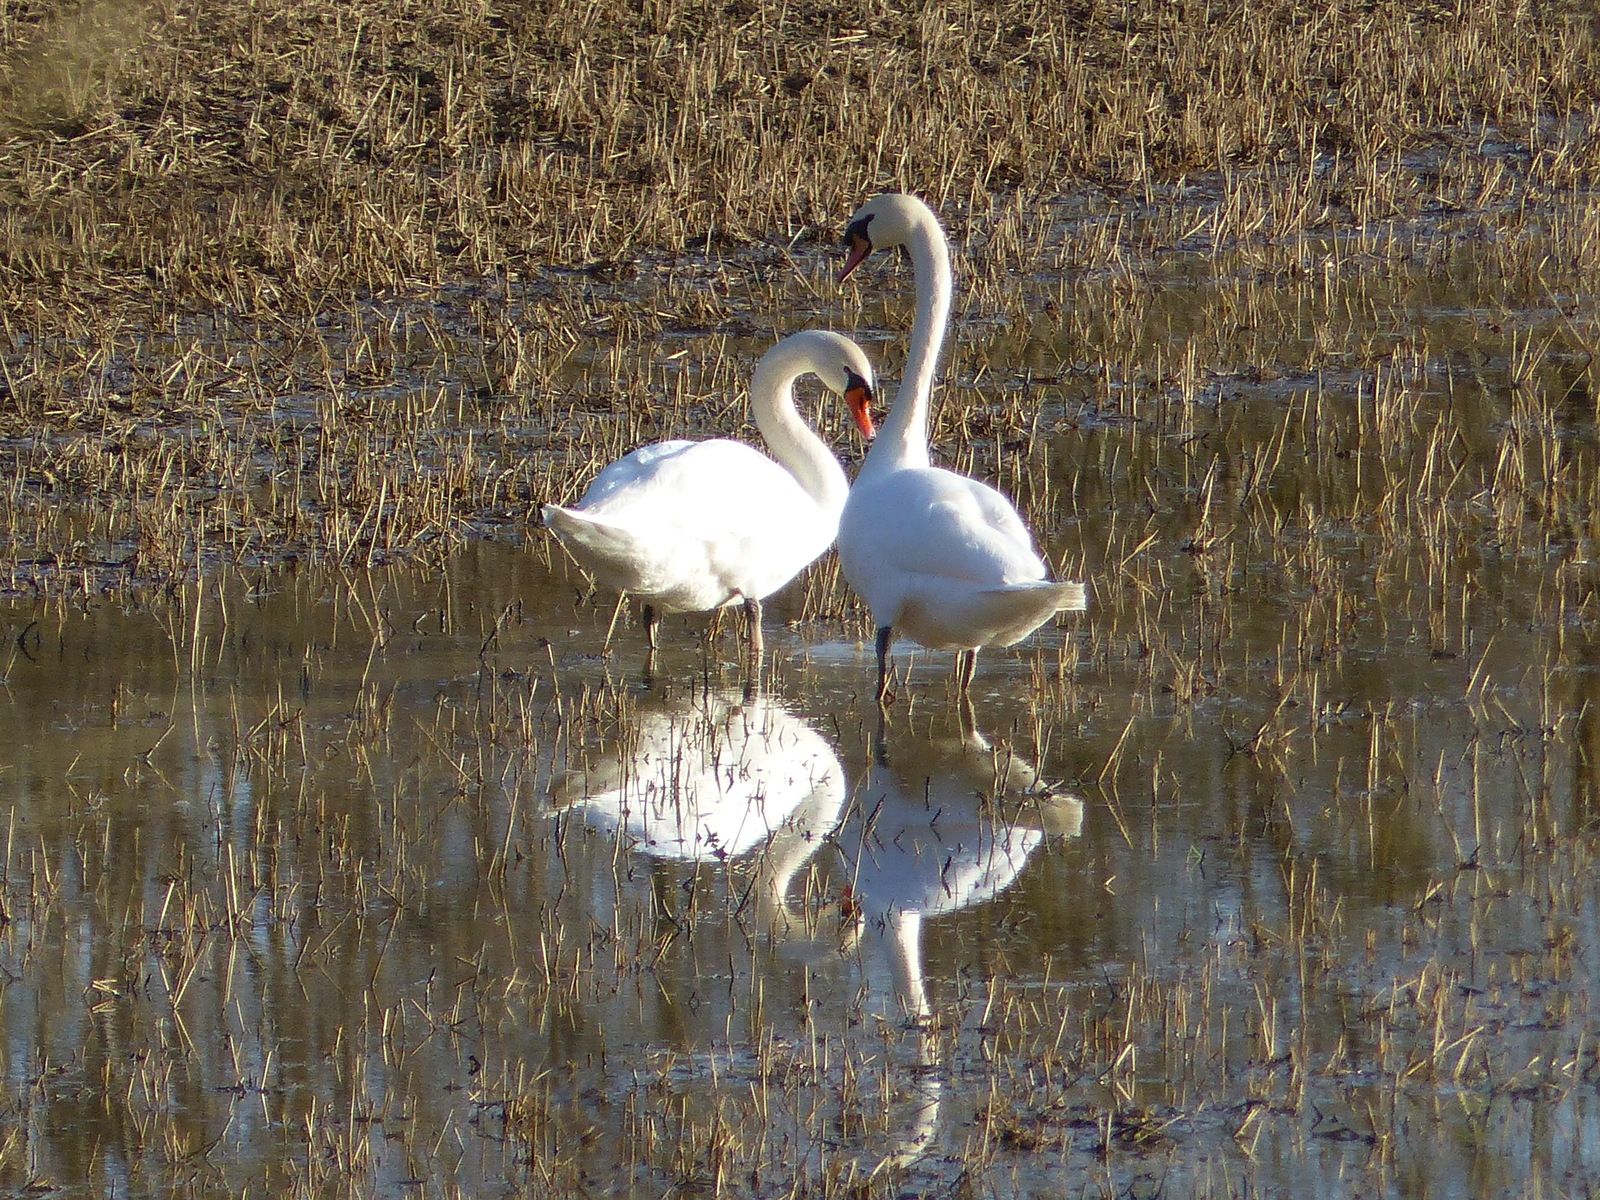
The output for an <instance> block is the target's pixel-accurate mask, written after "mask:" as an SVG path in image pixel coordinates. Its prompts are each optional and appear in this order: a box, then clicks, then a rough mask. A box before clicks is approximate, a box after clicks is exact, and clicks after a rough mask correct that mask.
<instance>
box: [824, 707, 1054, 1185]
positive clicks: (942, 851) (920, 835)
mask: <svg viewBox="0 0 1600 1200" xmlns="http://www.w3.org/2000/svg"><path fill="white" fill-rule="evenodd" d="M970 716H971V713H970V709H967V708H966V707H965V706H963V709H962V712H961V718H962V719H961V725H960V729H959V732H957V733H954V734H946V735H942V736H922V737H912V736H906V737H897V738H893V739H890V738H887V737H886V736H885V735H884V733H883V732H882V731H881V730H880V733H879V738H878V742H877V746H876V752H875V754H874V762H873V765H872V767H871V769H870V771H869V772H868V774H867V776H866V778H865V780H864V781H863V782H862V783H861V785H860V786H859V787H858V788H857V789H856V793H855V797H854V800H853V803H852V804H851V808H850V819H849V820H848V821H847V822H846V824H845V825H844V827H843V828H842V829H841V831H840V833H839V835H838V837H837V839H836V842H837V845H838V848H839V852H840V856H841V860H842V864H841V865H842V868H843V871H844V873H845V875H846V877H847V879H848V880H849V894H850V896H851V900H852V907H853V909H854V912H855V914H856V933H857V934H858V936H859V937H860V939H861V943H862V947H863V949H864V950H865V951H866V952H867V956H868V958H869V960H877V963H878V964H880V965H879V966H878V968H877V970H876V971H874V969H873V967H872V966H870V965H869V967H868V970H869V975H872V974H876V975H877V976H878V978H879V979H880V980H881V979H882V977H883V965H886V966H887V975H888V979H889V983H890V988H891V990H892V993H893V996H894V1000H895V1002H896V1003H897V1004H898V1005H899V1007H900V1009H901V1011H902V1012H903V1013H904V1014H905V1016H906V1017H907V1018H908V1020H909V1021H910V1022H911V1024H912V1026H913V1027H914V1029H915V1032H916V1037H915V1043H914V1044H915V1057H914V1061H913V1062H911V1063H910V1064H908V1065H907V1067H908V1071H907V1073H908V1076H909V1078H910V1085H909V1088H908V1096H907V1098H906V1113H905V1116H904V1117H903V1119H901V1120H900V1121H899V1122H898V1125H899V1133H898V1135H897V1137H896V1145H895V1148H894V1149H893V1150H892V1151H891V1152H890V1153H889V1154H887V1155H886V1156H885V1157H884V1159H883V1160H882V1162H881V1163H880V1164H879V1167H878V1170H880V1171H882V1170H887V1169H899V1168H903V1167H906V1166H909V1165H910V1164H911V1163H912V1162H914V1161H916V1160H917V1159H918V1158H920V1157H921V1156H922V1155H924V1154H925V1153H926V1152H927V1150H928V1148H929V1147H930V1145H931V1144H932V1143H933V1139H934V1134H935V1132H936V1129H937V1125H938V1118H939V1105H940V1100H941V1098H942V1095H943V1091H944V1079H943V1074H942V1072H941V1070H940V1068H939V1065H938V1063H937V1061H936V1054H935V1039H934V1036H933V1032H932V1028H931V1019H932V1017H933V1015H934V1010H933V1006H932V1005H931V1004H930V1002H929V1000H928V989H927V984H926V982H925V976H924V971H923V940H924V938H925V937H926V936H927V933H928V930H927V922H928V920H929V919H930V918H937V917H940V916H944V915H946V914H948V913H953V912H956V911H957V910H959V909H963V908H969V907H972V906H974V905H978V904H982V903H984V902H985V901H987V900H990V899H992V898H993V897H995V896H997V895H998V894H999V893H1000V892H1002V891H1004V890H1005V889H1006V888H1008V887H1010V886H1011V884H1012V883H1013V882H1015V881H1016V879H1017V877H1018V875H1019V874H1021V872H1022V869H1023V867H1024V866H1025V865H1026V864H1027V862H1028V859H1029V857H1030V856H1031V855H1032V854H1033V852H1034V851H1035V850H1037V849H1038V848H1039V846H1040V845H1041V844H1042V843H1043V842H1044V840H1045V838H1046V836H1047V835H1049V834H1056V835H1059V836H1063V837H1076V836H1077V835H1078V833H1079V831H1080V830H1081V828H1082V825H1083V802H1082V800H1080V799H1079V798H1078V797H1076V796H1073V795H1069V794H1066V793H1062V792H1058V791H1054V790H1051V789H1050V788H1048V787H1044V786H1041V783H1040V780H1039V777H1038V773H1037V771H1036V770H1035V769H1034V767H1033V765H1032V764H1031V763H1029V762H1027V761H1026V760H1025V759H1023V758H1021V757H1018V756H1017V755H1015V754H1013V753H1012V752H1011V751H1009V750H1006V749H996V748H995V747H994V746H993V745H992V744H991V743H990V742H989V740H988V739H987V738H985V737H984V736H983V735H982V734H981V733H979V732H978V731H977V730H976V728H975V727H974V726H973V725H972V724H971V722H970ZM879 990H881V986H880V989H879Z"/></svg>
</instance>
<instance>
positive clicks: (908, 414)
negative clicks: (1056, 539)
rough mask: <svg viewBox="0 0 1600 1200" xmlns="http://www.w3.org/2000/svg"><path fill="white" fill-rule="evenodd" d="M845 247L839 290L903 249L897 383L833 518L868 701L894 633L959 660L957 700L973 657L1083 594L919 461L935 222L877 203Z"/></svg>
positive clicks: (933, 359) (915, 205)
mask: <svg viewBox="0 0 1600 1200" xmlns="http://www.w3.org/2000/svg"><path fill="white" fill-rule="evenodd" d="M846 238H847V240H848V241H849V243H850V245H851V252H850V257H849V259H848V260H847V261H846V263H845V267H844V270H843V271H842V272H841V274H840V276H839V277H840V279H841V280H843V279H844V278H845V277H846V276H848V275H849V274H850V273H851V272H852V271H854V270H855V269H856V267H857V266H859V265H860V264H861V263H862V262H863V261H864V260H865V259H866V257H867V255H868V254H870V253H871V252H872V251H873V250H875V249H880V248H884V247H889V246H904V247H906V248H907V250H908V251H909V252H910V254H911V260H912V265H913V267H914V270H915V272H916V280H917V314H916V320H915V322H914V324H913V327H912V336H911V351H910V354H909V355H908V357H907V360H906V374H905V378H904V379H903V380H902V381H901V384H900V390H899V391H898V392H897V393H896V395H895V402H894V407H893V409H892V410H891V412H890V414H889V417H888V419H887V420H885V422H884V424H883V429H882V430H881V431H880V433H879V435H878V437H877V439H876V440H875V441H874V443H873V446H872V449H871V450H870V451H869V452H868V454H867V458H866V462H865V463H864V464H863V465H862V468H861V474H860V476H859V477H858V478H857V480H856V484H855V487H854V488H852V489H851V492H850V496H849V499H848V500H847V501H846V502H845V506H844V512H843V514H842V515H841V518H840V525H839V564H840V567H841V568H842V569H843V571H844V576H845V579H846V580H847V581H848V582H849V583H850V586H851V587H852V588H853V589H854V590H855V592H856V594H857V595H859V596H860V597H861V598H862V599H863V600H864V601H866V603H867V607H868V608H870V609H871V610H872V619H873V623H874V625H875V626H876V628H877V650H878V697H879V699H880V700H883V699H885V698H886V697H887V694H888V670H887V656H888V649H889V641H890V638H891V637H892V636H893V633H894V631H899V632H900V633H902V634H904V635H906V636H908V637H910V638H911V639H912V640H913V641H916V642H919V643H920V644H922V645H924V646H927V647H929V648H930V649H935V650H959V651H963V652H964V655H963V661H962V664H961V669H960V682H961V687H962V690H963V691H964V690H965V688H966V686H967V684H968V683H970V681H971V678H972V672H973V670H974V669H975V666H976V655H977V651H978V650H979V649H981V648H982V647H985V646H1010V645H1014V644H1015V643H1017V642H1019V641H1021V640H1022V639H1023V638H1025V637H1027V636H1028V635H1029V634H1030V633H1032V632H1033V631H1034V630H1035V629H1037V628H1038V627H1039V626H1040V625H1042V624H1044V623H1045V622H1046V621H1048V620H1050V619H1051V618H1052V617H1053V616H1054V615H1055V614H1056V613H1057V612H1060V611H1062V610H1064V609H1065V610H1073V611H1078V610H1082V609H1083V608H1084V607H1085V606H1086V600H1085V595H1084V588H1083V585H1082V584H1081V583H1073V582H1061V581H1056V580H1052V579H1051V578H1050V573H1049V570H1048V568H1047V567H1046V566H1045V563H1044V560H1043V559H1042V558H1040V556H1039V552H1038V550H1036V549H1035V547H1034V543H1033V538H1032V536H1031V535H1030V534H1029V532H1028V528H1027V526H1026V525H1024V524H1023V522H1022V518H1021V517H1020V516H1018V515H1017V510H1016V508H1015V507H1014V506H1013V505H1012V504H1011V502H1010V501H1009V500H1007V499H1006V498H1005V496H1003V495H1001V494H1000V493H999V492H998V491H996V490H995V489H994V488H992V487H990V486H989V485H988V484H985V483H981V482H979V481H978V480H976V479H971V478H968V477H967V476H965V475H959V474H957V473H956V472H954V471H947V470H944V469H943V468H941V467H935V466H933V465H931V463H930V461H929V457H928V408H929V400H930V396H931V394H932V391H933V381H934V376H935V373H936V369H937V366H938V359H939V350H940V346H941V344H942V343H943V341H944V335H945V329H946V326H947V325H948V324H949V319H950V299H951V292H952V290H953V285H952V282H951V275H950V248H949V244H948V243H947V242H946V240H945V236H944V231H943V230H942V229H941V228H940V227H939V221H938V218H937V217H935V216H934V214H933V212H932V210H931V209H929V208H928V206H927V205H925V204H923V203H922V201H920V200H918V199H916V198H915V197H912V196H905V195H899V194H896V193H885V194H883V195H880V196H875V197H874V198H873V199H871V200H869V201H868V202H867V203H866V204H865V205H863V206H862V207H861V208H860V209H859V210H858V211H857V212H856V215H855V216H854V217H853V218H852V219H851V222H850V227H849V229H848V231H847V233H846Z"/></svg>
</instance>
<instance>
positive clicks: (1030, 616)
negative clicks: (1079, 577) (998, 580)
mask: <svg viewBox="0 0 1600 1200" xmlns="http://www.w3.org/2000/svg"><path fill="white" fill-rule="evenodd" d="M978 597H979V603H980V604H981V605H982V606H983V607H985V608H987V609H988V611H989V614H990V622H991V625H990V627H991V629H992V630H993V635H992V644H993V645H998V646H1012V645H1015V644H1016V643H1017V642H1020V641H1021V640H1022V639H1023V638H1025V637H1027V636H1028V635H1029V634H1030V633H1032V632H1033V631H1034V630H1035V629H1037V628H1039V626H1041V625H1043V624H1044V623H1045V622H1046V621H1048V620H1050V619H1051V618H1052V617H1054V616H1055V615H1056V614H1057V613H1058V612H1082V611H1083V610H1084V609H1085V608H1086V607H1088V597H1087V596H1086V595H1085V594H1084V587H1083V584H1081V583H1075V582H1071V581H1068V582H1065V583H1058V582H1056V581H1054V580H1050V579H1039V580H1034V581H1031V582H1028V583H1009V584H1006V585H1005V586H1003V587H996V588H988V589H985V590H984V591H983V592H980V593H978Z"/></svg>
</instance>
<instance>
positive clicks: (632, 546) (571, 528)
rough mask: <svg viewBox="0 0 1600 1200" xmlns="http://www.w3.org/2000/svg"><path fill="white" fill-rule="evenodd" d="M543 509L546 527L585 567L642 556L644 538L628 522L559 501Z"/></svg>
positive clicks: (620, 561)
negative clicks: (620, 521)
mask: <svg viewBox="0 0 1600 1200" xmlns="http://www.w3.org/2000/svg"><path fill="white" fill-rule="evenodd" d="M542 511H543V516H544V523H545V528H547V529H549V530H550V531H551V532H552V533H554V534H555V535H556V536H557V537H558V538H560V539H561V541H562V543H563V544H564V545H565V546H566V547H567V548H568V549H569V550H571V551H572V555H573V557H574V558H576V559H577V560H578V561H579V562H580V563H582V564H583V565H584V566H591V565H592V566H599V565H602V564H606V563H610V562H613V561H615V562H619V563H622V562H627V561H629V560H633V559H637V558H638V556H639V553H640V537H639V535H638V533H636V532H635V531H634V530H632V529H630V528H629V527H628V526H626V525H623V524H620V523H618V522H616V521H608V520H606V518H604V517H597V516H595V515H593V514H592V513H586V512H583V511H582V510H581V509H576V508H562V507H561V506H560V505H559V504H546V505H545V506H544V509H543V510H542Z"/></svg>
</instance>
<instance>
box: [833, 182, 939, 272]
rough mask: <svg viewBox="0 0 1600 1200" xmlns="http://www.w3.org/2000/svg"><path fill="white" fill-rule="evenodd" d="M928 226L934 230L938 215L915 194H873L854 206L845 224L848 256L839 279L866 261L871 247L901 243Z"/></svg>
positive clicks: (904, 243) (884, 247)
mask: <svg viewBox="0 0 1600 1200" xmlns="http://www.w3.org/2000/svg"><path fill="white" fill-rule="evenodd" d="M929 225H932V226H933V227H934V228H936V229H937V228H938V226H939V218H938V217H936V216H934V215H933V210H932V209H931V208H929V207H928V206H927V205H926V204H924V203H923V202H922V201H921V200H918V199H917V198H916V197H915V196H908V195H906V194H905V193H904V192H882V193H880V194H879V195H876V196H874V197H873V198H872V199H871V200H868V201H867V202H866V203H865V204H863V205H862V206H861V207H860V208H858V209H856V215H855V216H853V217H851V218H850V224H849V225H848V226H846V227H845V231H844V244H845V245H846V246H848V247H850V257H849V258H847V259H846V260H845V264H844V270H842V271H840V272H839V282H840V283H843V282H844V281H845V280H846V279H847V278H849V275H850V272H852V271H854V270H855V269H856V268H857V267H859V266H860V265H861V264H862V263H864V262H866V261H867V255H869V254H871V253H872V252H873V251H874V250H886V249H888V248H889V247H891V246H904V245H906V244H907V243H908V242H910V241H911V239H912V237H913V235H914V234H915V232H916V230H917V229H919V228H924V229H925V228H927V227H928V226H929Z"/></svg>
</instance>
